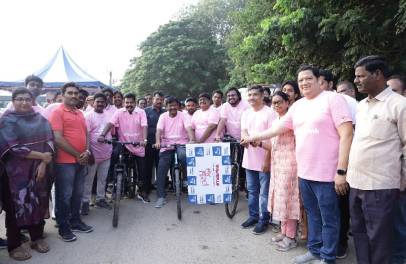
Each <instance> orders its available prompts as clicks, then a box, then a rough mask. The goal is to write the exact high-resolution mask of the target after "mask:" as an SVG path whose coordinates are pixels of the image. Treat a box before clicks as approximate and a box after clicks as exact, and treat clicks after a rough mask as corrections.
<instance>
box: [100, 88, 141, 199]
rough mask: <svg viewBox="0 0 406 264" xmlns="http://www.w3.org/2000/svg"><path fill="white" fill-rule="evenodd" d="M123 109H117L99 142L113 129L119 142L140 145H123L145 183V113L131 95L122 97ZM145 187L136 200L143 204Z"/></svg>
mask: <svg viewBox="0 0 406 264" xmlns="http://www.w3.org/2000/svg"><path fill="white" fill-rule="evenodd" d="M124 105H125V108H120V109H118V110H117V111H116V112H115V113H114V115H113V117H112V118H111V120H110V122H109V123H108V124H107V125H106V127H105V128H104V129H103V132H102V134H101V135H100V137H99V141H103V140H104V137H105V136H106V135H107V133H108V132H109V131H110V130H111V128H113V127H115V128H116V131H117V135H118V139H119V141H127V142H139V143H140V145H139V146H137V147H135V146H133V145H125V148H126V149H128V151H130V153H131V154H132V155H133V158H134V160H135V162H137V167H138V176H139V179H140V180H141V182H145V169H144V167H145V145H146V144H147V129H148V123H147V116H146V114H145V111H144V110H142V109H140V108H138V107H136V98H135V95H134V94H132V93H129V94H126V95H125V96H124ZM145 186H146V185H144V184H143V185H142V186H141V188H140V190H141V191H140V193H138V199H140V200H142V201H143V202H144V203H148V202H149V199H148V195H147V193H146V191H145Z"/></svg>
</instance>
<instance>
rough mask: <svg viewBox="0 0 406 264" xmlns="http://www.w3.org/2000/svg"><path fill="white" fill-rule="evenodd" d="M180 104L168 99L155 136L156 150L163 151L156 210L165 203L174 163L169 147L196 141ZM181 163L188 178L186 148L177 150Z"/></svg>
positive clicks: (159, 166)
mask: <svg viewBox="0 0 406 264" xmlns="http://www.w3.org/2000/svg"><path fill="white" fill-rule="evenodd" d="M179 107H180V103H179V101H178V99H176V98H175V97H169V98H167V99H166V109H167V110H168V111H167V112H165V113H163V114H161V116H160V117H159V119H158V124H157V128H156V134H155V142H156V143H155V148H157V149H161V151H160V153H159V163H158V170H157V180H156V185H157V186H156V187H157V195H158V200H157V202H156V204H155V208H161V207H162V206H163V205H164V204H165V203H166V200H165V197H166V192H165V180H166V175H167V174H168V170H169V168H170V166H171V164H172V162H173V155H174V152H175V149H174V148H171V147H168V145H172V144H181V145H184V144H186V143H188V142H193V141H194V138H193V137H194V134H193V131H192V129H191V127H190V119H189V118H188V117H187V114H186V113H183V112H181V111H179ZM176 153H177V154H178V160H179V163H180V164H181V165H182V168H183V169H184V173H183V175H184V177H186V149H185V146H178V147H177V148H176Z"/></svg>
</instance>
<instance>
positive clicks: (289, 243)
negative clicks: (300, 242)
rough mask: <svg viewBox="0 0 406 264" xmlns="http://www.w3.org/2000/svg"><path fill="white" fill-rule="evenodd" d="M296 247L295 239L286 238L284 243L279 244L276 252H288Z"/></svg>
mask: <svg viewBox="0 0 406 264" xmlns="http://www.w3.org/2000/svg"><path fill="white" fill-rule="evenodd" d="M295 247H297V242H296V240H295V239H294V238H289V237H285V238H284V239H283V240H282V241H280V242H278V244H277V248H276V250H278V251H283V252H286V251H288V250H291V249H292V248H295Z"/></svg>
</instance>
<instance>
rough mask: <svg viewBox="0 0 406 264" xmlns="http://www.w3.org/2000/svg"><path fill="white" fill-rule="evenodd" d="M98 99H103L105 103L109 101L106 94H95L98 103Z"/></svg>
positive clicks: (94, 97)
mask: <svg viewBox="0 0 406 264" xmlns="http://www.w3.org/2000/svg"><path fill="white" fill-rule="evenodd" d="M97 98H103V99H104V101H107V96H105V95H104V93H100V92H98V93H95V94H94V95H93V99H94V100H95V101H96V99H97Z"/></svg>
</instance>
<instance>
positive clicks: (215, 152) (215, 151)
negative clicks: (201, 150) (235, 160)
mask: <svg viewBox="0 0 406 264" xmlns="http://www.w3.org/2000/svg"><path fill="white" fill-rule="evenodd" d="M213 156H221V147H219V146H215V147H213Z"/></svg>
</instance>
